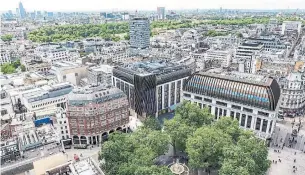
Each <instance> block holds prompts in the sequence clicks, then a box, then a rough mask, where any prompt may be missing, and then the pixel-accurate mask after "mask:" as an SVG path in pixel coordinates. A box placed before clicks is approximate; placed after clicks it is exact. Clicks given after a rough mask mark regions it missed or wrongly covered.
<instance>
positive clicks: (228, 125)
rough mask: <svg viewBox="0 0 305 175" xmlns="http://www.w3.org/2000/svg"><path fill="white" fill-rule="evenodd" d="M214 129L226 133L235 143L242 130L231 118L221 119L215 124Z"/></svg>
mask: <svg viewBox="0 0 305 175" xmlns="http://www.w3.org/2000/svg"><path fill="white" fill-rule="evenodd" d="M214 127H215V128H217V129H220V130H222V131H223V132H224V133H226V134H228V135H230V136H231V137H232V139H233V141H235V142H237V140H238V137H239V136H240V134H241V132H242V130H241V128H240V127H239V124H238V121H237V120H232V118H231V117H221V119H220V120H218V121H217V122H215V123H214Z"/></svg>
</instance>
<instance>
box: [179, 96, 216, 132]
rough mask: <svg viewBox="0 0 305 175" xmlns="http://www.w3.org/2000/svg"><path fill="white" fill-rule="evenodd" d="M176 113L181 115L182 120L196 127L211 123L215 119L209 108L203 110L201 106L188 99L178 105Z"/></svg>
mask: <svg viewBox="0 0 305 175" xmlns="http://www.w3.org/2000/svg"><path fill="white" fill-rule="evenodd" d="M175 115H177V116H178V117H181V119H182V121H184V122H185V123H186V124H187V125H188V126H191V127H195V128H199V127H201V126H203V125H209V124H211V123H212V121H213V119H214V117H213V115H212V114H211V113H210V112H209V110H208V108H204V109H203V110H202V109H200V108H199V106H197V105H195V104H192V103H190V102H188V101H183V103H182V105H181V106H179V107H177V109H176V112H175Z"/></svg>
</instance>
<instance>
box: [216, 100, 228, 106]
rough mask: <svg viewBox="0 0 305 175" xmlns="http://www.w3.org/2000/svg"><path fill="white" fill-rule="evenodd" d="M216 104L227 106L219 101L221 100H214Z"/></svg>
mask: <svg viewBox="0 0 305 175" xmlns="http://www.w3.org/2000/svg"><path fill="white" fill-rule="evenodd" d="M216 104H217V105H221V106H227V103H224V102H221V101H216Z"/></svg>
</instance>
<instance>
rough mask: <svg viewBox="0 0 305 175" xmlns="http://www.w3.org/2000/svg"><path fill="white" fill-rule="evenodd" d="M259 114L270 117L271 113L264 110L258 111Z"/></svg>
mask: <svg viewBox="0 0 305 175" xmlns="http://www.w3.org/2000/svg"><path fill="white" fill-rule="evenodd" d="M258 115H261V116H265V117H268V116H269V113H267V112H262V111H258Z"/></svg>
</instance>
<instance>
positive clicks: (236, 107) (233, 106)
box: [232, 105, 241, 110]
mask: <svg viewBox="0 0 305 175" xmlns="http://www.w3.org/2000/svg"><path fill="white" fill-rule="evenodd" d="M232 108H233V109H239V110H241V107H240V106H237V105H232Z"/></svg>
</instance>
